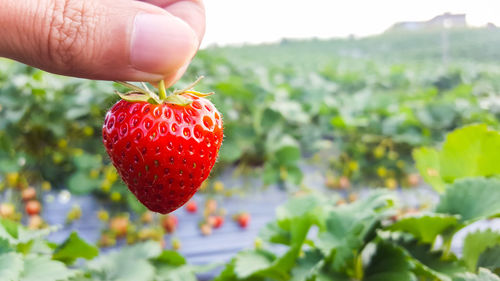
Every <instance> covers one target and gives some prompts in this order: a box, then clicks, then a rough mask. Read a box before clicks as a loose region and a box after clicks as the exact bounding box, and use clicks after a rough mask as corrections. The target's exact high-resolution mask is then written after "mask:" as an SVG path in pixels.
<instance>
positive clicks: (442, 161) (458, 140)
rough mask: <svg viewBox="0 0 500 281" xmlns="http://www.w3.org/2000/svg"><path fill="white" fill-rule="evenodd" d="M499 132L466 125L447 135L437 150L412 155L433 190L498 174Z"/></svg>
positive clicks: (425, 150) (425, 149) (499, 166)
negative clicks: (469, 178)
mask: <svg viewBox="0 0 500 281" xmlns="http://www.w3.org/2000/svg"><path fill="white" fill-rule="evenodd" d="M499 146H500V133H499V132H497V131H493V130H490V129H488V127H487V126H486V125H484V124H480V125H471V126H466V127H463V128H460V129H457V130H455V131H453V132H452V133H450V134H448V136H447V138H446V141H445V142H444V144H443V147H442V150H441V151H439V152H438V151H436V150H434V149H432V148H420V149H416V150H415V151H414V153H413V155H414V157H415V161H416V162H417V163H416V166H417V168H418V169H419V171H420V173H421V174H422V177H424V179H425V180H426V181H427V182H428V183H430V184H431V185H432V186H433V187H434V188H435V189H436V190H437V191H439V192H442V191H443V189H444V183H453V182H454V181H455V180H456V179H460V178H466V177H480V176H485V177H489V176H494V175H498V174H500V163H499V162H498V159H500V150H499V149H498V147H499Z"/></svg>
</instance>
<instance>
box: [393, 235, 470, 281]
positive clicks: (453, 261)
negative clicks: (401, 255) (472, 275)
mask: <svg viewBox="0 0 500 281" xmlns="http://www.w3.org/2000/svg"><path fill="white" fill-rule="evenodd" d="M393 236H394V235H393ZM390 240H393V241H394V243H396V244H398V245H399V246H400V247H401V248H402V249H404V250H405V251H406V253H407V255H408V257H410V258H411V262H412V263H413V264H414V265H415V268H414V272H415V274H417V275H418V276H423V277H427V278H431V280H434V279H436V280H442V281H449V280H451V276H454V275H456V274H458V273H462V272H465V271H466V269H465V267H464V266H463V265H462V264H461V263H460V262H459V261H458V259H457V258H456V257H455V256H454V255H453V254H448V255H446V256H443V252H442V251H435V250H433V249H432V244H425V243H421V242H420V241H418V240H416V239H414V238H413V237H411V236H410V238H407V236H394V237H392V238H390Z"/></svg>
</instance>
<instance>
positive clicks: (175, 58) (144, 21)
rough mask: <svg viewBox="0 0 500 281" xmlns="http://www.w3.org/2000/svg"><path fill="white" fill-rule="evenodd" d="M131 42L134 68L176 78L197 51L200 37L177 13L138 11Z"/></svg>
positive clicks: (131, 60)
mask: <svg viewBox="0 0 500 281" xmlns="http://www.w3.org/2000/svg"><path fill="white" fill-rule="evenodd" d="M130 46H131V47H130V62H131V65H132V67H133V68H134V69H136V70H137V71H140V72H145V73H151V74H159V75H162V76H163V77H173V78H174V77H176V75H177V73H178V72H179V70H180V69H181V68H182V67H184V65H186V64H189V61H190V60H191V58H192V57H193V56H194V54H195V53H196V51H197V49H198V39H197V36H196V34H195V33H194V31H193V30H192V29H191V28H190V26H189V25H187V24H186V23H185V22H183V21H182V20H180V19H179V18H177V17H175V16H172V15H167V14H163V15H160V14H146V13H139V14H137V15H136V17H135V20H134V27H133V32H132V37H131V45H130ZM186 67H187V66H186ZM184 71H185V69H184Z"/></svg>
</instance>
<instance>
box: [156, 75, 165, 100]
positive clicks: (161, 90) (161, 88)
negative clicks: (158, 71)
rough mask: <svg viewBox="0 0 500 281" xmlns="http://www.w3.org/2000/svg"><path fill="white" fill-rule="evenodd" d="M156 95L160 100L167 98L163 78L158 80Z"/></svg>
mask: <svg viewBox="0 0 500 281" xmlns="http://www.w3.org/2000/svg"><path fill="white" fill-rule="evenodd" d="M158 95H159V96H160V100H162V101H163V100H165V99H166V98H167V90H166V89H165V82H164V81H163V80H161V81H160V85H159V86H158Z"/></svg>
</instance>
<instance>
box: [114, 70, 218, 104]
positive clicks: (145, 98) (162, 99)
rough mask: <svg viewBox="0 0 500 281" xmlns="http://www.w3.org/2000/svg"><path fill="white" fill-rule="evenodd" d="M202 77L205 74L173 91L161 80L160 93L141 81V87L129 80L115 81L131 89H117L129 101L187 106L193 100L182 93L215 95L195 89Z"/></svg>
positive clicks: (159, 84) (205, 95)
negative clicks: (120, 90)
mask: <svg viewBox="0 0 500 281" xmlns="http://www.w3.org/2000/svg"><path fill="white" fill-rule="evenodd" d="M201 79H203V76H200V77H199V78H198V79H196V81H194V82H193V83H191V84H190V85H189V86H187V87H186V88H184V89H182V90H174V91H173V92H167V90H166V88H165V82H164V81H163V80H161V81H160V82H159V83H158V93H155V92H153V91H151V90H150V89H149V87H148V86H147V85H146V84H145V83H141V84H142V88H141V87H138V86H136V85H133V84H130V83H127V82H123V81H115V82H116V83H118V84H120V85H122V86H124V87H127V88H129V89H130V90H131V91H129V92H127V93H120V92H118V91H115V93H116V94H117V95H119V96H120V98H122V99H123V100H126V101H129V102H149V103H151V104H163V103H168V104H175V105H181V106H186V105H189V104H191V103H192V102H193V101H192V100H191V99H189V98H186V97H184V96H183V95H182V94H185V93H189V94H193V95H195V96H198V97H207V96H210V95H213V93H208V94H205V93H200V92H197V91H194V90H193V88H194V86H196V85H197V84H198V83H199V82H200V81H201Z"/></svg>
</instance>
